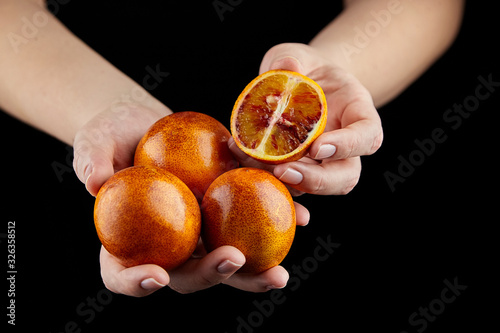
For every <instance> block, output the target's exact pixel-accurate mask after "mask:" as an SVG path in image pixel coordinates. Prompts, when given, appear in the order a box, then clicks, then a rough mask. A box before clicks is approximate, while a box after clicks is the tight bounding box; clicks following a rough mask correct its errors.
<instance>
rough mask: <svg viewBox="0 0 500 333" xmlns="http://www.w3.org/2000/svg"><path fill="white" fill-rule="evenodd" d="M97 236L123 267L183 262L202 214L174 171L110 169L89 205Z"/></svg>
mask: <svg viewBox="0 0 500 333" xmlns="http://www.w3.org/2000/svg"><path fill="white" fill-rule="evenodd" d="M94 222H95V227H96V230H97V235H98V236H99V239H100V240H101V243H102V245H103V246H104V247H105V248H106V250H108V252H109V253H111V254H112V255H114V256H115V257H117V258H118V259H119V260H120V262H121V263H122V264H123V265H124V266H127V267H131V266H136V265H141V264H156V265H159V266H161V267H163V268H164V269H166V270H170V269H173V268H175V267H177V266H179V265H181V264H182V263H184V262H185V261H186V260H187V259H189V257H190V256H191V254H192V253H193V251H194V250H195V248H196V245H197V243H198V239H199V237H200V230H201V213H200V209H199V206H198V202H197V201H196V198H195V197H194V195H193V194H192V193H191V191H190V190H189V188H188V187H187V186H186V185H185V184H184V183H182V181H181V180H180V179H179V178H177V177H175V176H174V175H173V174H171V173H169V172H167V171H165V170H161V169H158V168H155V167H145V166H137V167H130V168H127V169H124V170H121V171H119V172H117V173H116V174H114V175H113V176H112V177H111V178H110V179H109V180H108V181H107V182H106V183H105V184H104V185H103V186H102V187H101V189H100V190H99V193H98V194H97V197H96V202H95V207H94Z"/></svg>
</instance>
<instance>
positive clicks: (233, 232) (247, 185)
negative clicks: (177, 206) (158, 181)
mask: <svg viewBox="0 0 500 333" xmlns="http://www.w3.org/2000/svg"><path fill="white" fill-rule="evenodd" d="M201 207H202V217H203V226H202V239H203V244H204V245H205V248H206V250H207V251H209V252H210V251H212V250H214V249H216V248H218V247H220V246H222V245H232V246H234V247H236V248H237V249H239V250H240V251H241V252H242V253H243V254H244V255H245V258H246V263H245V265H243V267H242V268H241V269H240V270H239V271H238V272H242V273H260V272H263V271H265V270H267V269H269V268H271V267H274V266H277V265H279V264H280V263H281V261H282V260H283V259H284V258H285V256H286V255H287V253H288V251H289V250H290V247H291V246H292V242H293V238H294V235H295V224H296V223H295V207H294V205H293V200H292V197H291V195H290V193H289V192H288V190H287V188H286V187H285V186H284V185H283V184H282V183H281V182H280V181H279V180H278V179H276V177H274V176H273V175H272V174H271V173H269V172H267V171H264V170H261V169H254V168H239V169H234V170H231V171H228V172H226V173H224V174H223V175H222V176H220V177H219V178H217V179H216V180H215V181H214V182H213V183H212V185H210V187H209V188H208V190H207V192H206V194H205V197H204V198H203V202H202V206H201Z"/></svg>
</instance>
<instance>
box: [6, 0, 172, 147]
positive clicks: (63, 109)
mask: <svg viewBox="0 0 500 333" xmlns="http://www.w3.org/2000/svg"><path fill="white" fill-rule="evenodd" d="M42 3H43V1H29V0H0V13H1V17H0V35H1V36H7V38H0V50H1V54H2V57H1V58H0V59H1V60H0V73H2V77H3V79H2V80H0V107H1V108H2V109H3V110H4V111H6V112H8V113H10V114H11V115H13V116H15V117H17V118H19V119H20V120H22V121H24V122H27V123H28V124H30V125H33V126H35V127H37V128H39V129H41V130H43V131H45V132H47V133H49V134H51V135H53V136H55V137H56V138H58V139H60V140H62V141H64V142H66V143H68V144H70V145H72V144H73V140H74V138H75V135H76V132H77V131H78V130H79V129H80V128H81V127H82V126H83V125H84V124H86V123H87V122H88V121H89V120H90V119H92V118H93V117H94V116H96V115H97V114H98V113H99V112H101V111H103V110H105V109H108V108H110V107H111V106H112V105H113V104H116V103H119V102H121V101H123V100H124V98H123V96H130V95H131V93H132V92H135V93H136V94H137V95H141V96H145V98H144V99H141V101H140V104H142V105H144V106H145V107H147V108H148V109H150V110H151V111H152V112H153V113H157V114H158V116H163V115H166V114H168V113H170V112H171V111H170V110H169V109H168V108H167V107H166V106H164V105H163V104H162V103H160V102H159V101H158V100H156V99H155V98H154V97H153V96H151V95H150V94H149V93H148V92H147V91H146V90H145V89H144V88H143V87H141V86H140V85H138V84H137V83H136V82H134V81H133V80H132V79H130V78H129V77H127V76H126V75H125V74H123V73H122V72H120V71H119V70H118V69H117V68H115V67H114V66H113V65H111V64H110V63H109V62H108V61H106V60H105V59H104V58H103V57H101V56H100V55H99V54H97V53H96V52H95V51H93V50H92V49H91V48H90V47H88V46H87V45H86V44H85V43H83V42H82V41H81V40H80V39H78V38H77V37H76V36H74V35H73V34H72V33H71V32H70V31H69V30H68V29H66V27H64V26H63V25H62V24H61V23H60V22H59V21H58V20H57V19H56V18H54V17H53V16H52V15H51V14H50V13H49V12H48V11H47V10H46V9H45V8H44V7H42ZM23 18H24V19H25V20H26V19H27V20H28V21H30V22H31V23H32V24H33V21H34V20H36V23H37V25H38V26H39V27H37V26H36V25H34V26H35V27H36V30H26V29H25V30H24V31H23V26H25V25H26V23H25V20H24V21H23ZM34 18H35V19H34Z"/></svg>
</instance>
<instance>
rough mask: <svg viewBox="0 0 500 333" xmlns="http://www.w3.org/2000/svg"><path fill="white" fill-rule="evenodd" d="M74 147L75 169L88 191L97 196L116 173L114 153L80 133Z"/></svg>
mask: <svg viewBox="0 0 500 333" xmlns="http://www.w3.org/2000/svg"><path fill="white" fill-rule="evenodd" d="M73 147H74V158H73V169H75V172H76V175H77V176H78V179H80V181H81V182H82V183H84V184H85V187H86V188H87V191H88V192H89V193H90V194H92V195H93V196H96V195H97V193H98V192H99V189H100V188H101V186H102V184H104V183H105V182H106V180H108V179H109V177H111V176H112V175H113V174H114V168H113V162H112V153H111V152H108V151H106V150H105V149H104V148H103V146H96V145H93V144H92V143H91V142H90V141H89V140H86V139H83V138H81V137H80V136H78V135H77V136H76V137H75V142H74V144H73Z"/></svg>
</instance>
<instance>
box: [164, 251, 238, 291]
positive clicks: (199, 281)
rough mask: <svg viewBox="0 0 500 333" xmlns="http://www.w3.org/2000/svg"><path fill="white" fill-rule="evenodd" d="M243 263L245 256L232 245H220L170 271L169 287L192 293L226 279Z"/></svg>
mask: <svg viewBox="0 0 500 333" xmlns="http://www.w3.org/2000/svg"><path fill="white" fill-rule="evenodd" d="M244 264H245V256H244V255H243V253H241V251H239V250H238V249H237V248H235V247H232V246H221V247H219V248H217V249H215V250H214V251H212V252H210V253H209V254H207V255H206V256H205V257H204V258H202V259H190V260H188V261H187V262H186V263H185V264H183V265H182V266H180V267H179V268H177V269H175V270H173V271H171V272H170V277H171V282H170V287H171V288H172V289H174V290H175V291H177V292H180V293H182V294H186V293H192V292H195V291H198V290H203V289H206V288H209V287H212V286H214V285H217V284H219V283H221V282H223V281H225V280H227V279H228V278H229V277H230V276H231V275H233V274H234V273H235V272H236V271H237V270H238V269H240V268H241V266H243V265H244Z"/></svg>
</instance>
